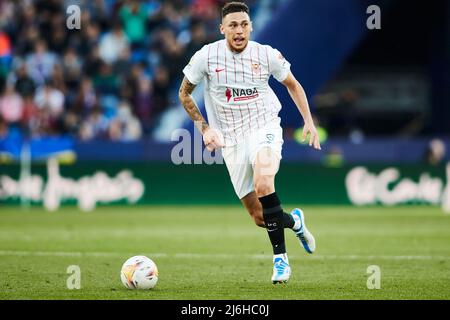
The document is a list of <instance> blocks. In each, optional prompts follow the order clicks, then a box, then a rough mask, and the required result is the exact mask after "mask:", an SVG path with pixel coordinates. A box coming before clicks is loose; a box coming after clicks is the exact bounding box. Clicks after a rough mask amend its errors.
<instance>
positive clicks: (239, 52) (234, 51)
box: [225, 40, 250, 54]
mask: <svg viewBox="0 0 450 320" xmlns="http://www.w3.org/2000/svg"><path fill="white" fill-rule="evenodd" d="M225 42H226V44H227V48H228V50H229V51H230V52H231V53H233V54H241V53H243V52H244V51H245V50H247V48H248V45H249V43H250V41H248V42H247V44H246V45H245V47H244V48H243V49H242V50H239V51H236V49H233V47H232V46H231V45H230V44H229V43H228V41H227V40H225Z"/></svg>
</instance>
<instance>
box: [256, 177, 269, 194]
mask: <svg viewBox="0 0 450 320" xmlns="http://www.w3.org/2000/svg"><path fill="white" fill-rule="evenodd" d="M254 184H255V192H256V195H257V196H258V197H264V196H267V195H268V194H271V193H272V192H273V182H272V179H270V178H258V179H256V180H255V182H254Z"/></svg>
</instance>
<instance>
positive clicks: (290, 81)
mask: <svg viewBox="0 0 450 320" xmlns="http://www.w3.org/2000/svg"><path fill="white" fill-rule="evenodd" d="M282 83H283V84H284V85H285V86H286V88H287V90H288V92H289V95H290V96H291V98H292V100H293V101H294V103H295V105H296V106H297V108H298V110H299V111H300V114H301V115H302V117H303V121H304V122H305V126H304V127H303V135H302V140H303V141H305V140H306V137H307V135H308V133H310V137H309V145H310V146H314V149H317V150H321V147H320V142H319V136H318V134H317V129H316V126H315V125H314V121H313V119H312V116H311V111H310V109H309V104H308V99H307V98H306V94H305V90H303V87H302V86H301V84H300V83H299V82H298V81H297V79H295V77H294V75H293V74H292V72H289V74H288V76H287V77H286V79H285V80H284V81H282Z"/></svg>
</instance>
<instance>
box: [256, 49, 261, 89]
mask: <svg viewBox="0 0 450 320" xmlns="http://www.w3.org/2000/svg"><path fill="white" fill-rule="evenodd" d="M256 48H257V49H258V65H259V68H260V69H259V80H262V67H261V58H260V56H259V45H258V46H257V47H256Z"/></svg>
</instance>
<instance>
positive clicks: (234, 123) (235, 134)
mask: <svg viewBox="0 0 450 320" xmlns="http://www.w3.org/2000/svg"><path fill="white" fill-rule="evenodd" d="M230 111H231V118H232V119H233V133H234V141H235V142H236V143H237V138H236V136H237V133H236V122H235V121H234V114H233V108H230Z"/></svg>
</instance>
